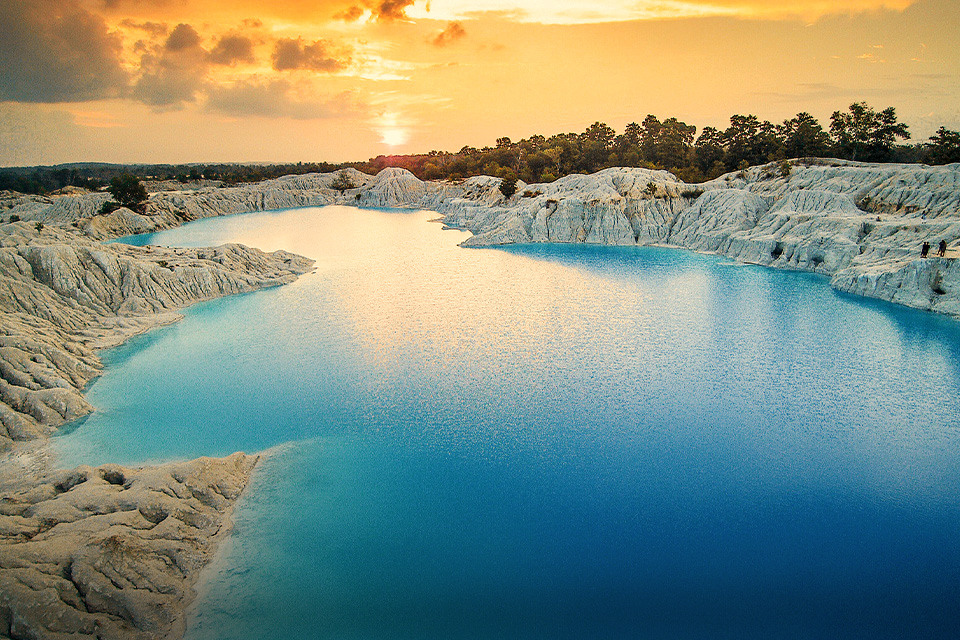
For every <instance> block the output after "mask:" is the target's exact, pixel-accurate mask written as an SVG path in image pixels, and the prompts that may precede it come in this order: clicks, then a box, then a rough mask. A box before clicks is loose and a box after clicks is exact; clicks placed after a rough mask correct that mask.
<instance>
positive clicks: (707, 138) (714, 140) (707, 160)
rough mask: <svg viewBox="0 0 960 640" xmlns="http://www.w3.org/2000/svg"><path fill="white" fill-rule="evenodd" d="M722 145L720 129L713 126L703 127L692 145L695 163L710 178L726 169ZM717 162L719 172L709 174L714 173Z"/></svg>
mask: <svg viewBox="0 0 960 640" xmlns="http://www.w3.org/2000/svg"><path fill="white" fill-rule="evenodd" d="M723 145H724V139H723V133H722V132H721V131H719V130H718V129H716V128H714V127H704V128H703V131H701V132H700V137H699V138H697V143H696V145H695V146H694V151H695V152H696V155H697V164H698V165H700V170H701V171H703V172H704V173H706V174H707V175H709V176H710V177H711V178H716V177H717V176H718V175H720V174H722V173H723V172H724V171H726V168H725V167H724V166H723V154H724V151H723ZM718 164H719V165H720V173H717V174H716V175H710V174H712V173H714V169H716V167H717V165H718Z"/></svg>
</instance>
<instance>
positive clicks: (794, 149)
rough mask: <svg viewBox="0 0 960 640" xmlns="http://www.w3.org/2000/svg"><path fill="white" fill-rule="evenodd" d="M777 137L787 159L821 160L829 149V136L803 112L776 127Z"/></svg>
mask: <svg viewBox="0 0 960 640" xmlns="http://www.w3.org/2000/svg"><path fill="white" fill-rule="evenodd" d="M777 136H778V137H779V138H780V140H781V143H782V144H783V152H784V155H785V156H786V157H787V158H807V157H812V158H822V157H824V156H825V155H826V154H827V153H828V151H829V149H830V135H829V134H828V133H827V132H826V131H824V130H823V127H822V126H821V125H820V122H819V121H818V120H817V119H816V118H814V117H813V116H812V115H810V114H809V113H807V112H805V111H803V112H800V113H798V114H797V116H796V117H795V118H791V119H790V120H784V121H783V124H782V125H780V126H778V127H777Z"/></svg>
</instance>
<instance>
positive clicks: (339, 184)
mask: <svg viewBox="0 0 960 640" xmlns="http://www.w3.org/2000/svg"><path fill="white" fill-rule="evenodd" d="M356 186H357V185H355V184H354V183H353V180H351V179H350V175H349V174H347V172H346V171H338V172H337V175H336V176H335V177H334V178H333V181H332V182H330V188H331V189H336V190H337V191H339V192H340V195H343V192H344V191H346V190H347V189H355V188H356Z"/></svg>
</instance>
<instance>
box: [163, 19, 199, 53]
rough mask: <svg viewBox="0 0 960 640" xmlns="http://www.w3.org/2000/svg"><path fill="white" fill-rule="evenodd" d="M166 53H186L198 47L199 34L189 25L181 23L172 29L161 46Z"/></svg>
mask: <svg viewBox="0 0 960 640" xmlns="http://www.w3.org/2000/svg"><path fill="white" fill-rule="evenodd" d="M163 46H164V48H165V49H166V50H167V51H186V50H187V49H194V48H196V47H199V46H200V34H199V33H197V30H196V29H194V28H193V27H191V26H190V25H189V24H183V23H182V22H181V23H180V24H178V25H177V26H175V27H174V28H173V32H171V33H170V37H168V38H167V42H166V44H164V45H163Z"/></svg>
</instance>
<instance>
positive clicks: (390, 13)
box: [373, 0, 414, 22]
mask: <svg viewBox="0 0 960 640" xmlns="http://www.w3.org/2000/svg"><path fill="white" fill-rule="evenodd" d="M413 2H414V0H381V1H380V3H379V4H377V5H375V6H374V7H373V15H374V16H375V17H376V18H377V20H381V21H384V22H391V21H393V20H407V7H410V6H412V5H413Z"/></svg>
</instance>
